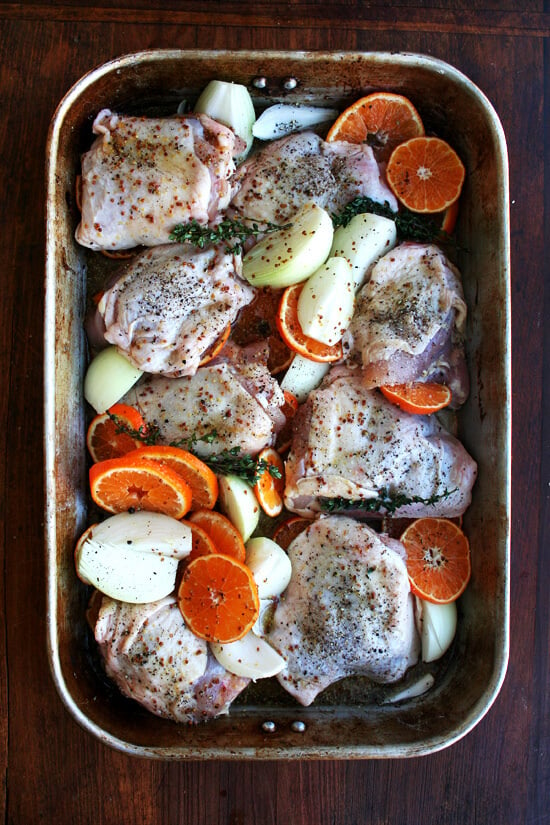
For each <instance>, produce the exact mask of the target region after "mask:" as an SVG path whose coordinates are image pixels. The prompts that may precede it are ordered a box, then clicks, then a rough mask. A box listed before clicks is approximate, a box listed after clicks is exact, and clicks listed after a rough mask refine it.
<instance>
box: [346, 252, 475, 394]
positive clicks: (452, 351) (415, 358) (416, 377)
mask: <svg viewBox="0 0 550 825" xmlns="http://www.w3.org/2000/svg"><path fill="white" fill-rule="evenodd" d="M466 312H467V310H466V303H465V301H464V295H463V292H462V284H461V280H460V273H459V272H458V270H457V269H456V267H454V266H453V265H452V264H451V263H450V261H449V260H448V259H447V258H446V256H445V255H444V253H443V252H442V251H441V250H440V249H439V248H438V247H436V246H432V245H423V244H416V243H405V244H401V245H400V246H398V247H397V248H395V249H393V250H392V251H391V252H388V253H387V254H386V255H384V257H383V258H381V259H380V260H379V261H378V263H377V264H375V266H374V267H373V269H372V271H371V275H370V278H369V280H368V281H367V283H366V284H365V286H364V287H363V288H362V290H361V292H360V293H359V295H358V296H357V302H356V306H355V313H354V316H353V319H352V321H351V324H350V326H349V327H348V330H347V331H346V333H345V334H344V337H343V340H342V346H343V348H344V353H345V354H346V355H347V356H348V358H349V359H350V360H352V361H357V362H359V363H360V364H361V365H362V370H363V379H364V382H365V386H366V387H379V386H382V385H384V384H401V383H407V382H410V381H424V380H440V381H443V382H444V383H447V384H448V385H449V386H450V389H451V392H452V394H453V406H455V407H456V406H460V404H461V403H463V402H464V401H465V400H466V397H467V395H468V390H469V384H468V372H467V369H466V359H465V355H464V347H463V336H464V328H465V324H466Z"/></svg>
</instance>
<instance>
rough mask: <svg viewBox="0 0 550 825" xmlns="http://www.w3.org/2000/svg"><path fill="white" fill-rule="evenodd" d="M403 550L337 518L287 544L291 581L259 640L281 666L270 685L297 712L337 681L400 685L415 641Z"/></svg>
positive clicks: (415, 654)
mask: <svg viewBox="0 0 550 825" xmlns="http://www.w3.org/2000/svg"><path fill="white" fill-rule="evenodd" d="M402 553H404V548H403V547H402V546H401V545H400V544H399V542H396V541H395V540H392V539H388V538H387V537H381V536H380V535H378V534H377V533H375V532H374V531H373V530H371V529H370V528H369V527H368V526H367V525H365V524H361V523H360V522H356V521H354V520H353V519H350V518H347V517H344V516H331V517H328V518H321V519H318V520H317V521H315V522H313V523H312V525H311V526H310V527H308V528H307V530H305V531H304V532H303V533H301V534H300V535H299V536H298V537H297V538H296V539H294V541H293V542H292V543H291V545H290V546H289V549H288V554H289V557H290V560H291V562H292V578H291V580H290V584H289V585H288V587H287V589H286V591H285V592H284V594H283V596H282V597H281V600H280V602H279V604H278V605H277V607H276V609H275V613H274V617H273V622H272V626H271V628H270V630H269V632H268V634H267V639H268V641H269V642H270V644H272V645H273V647H274V648H275V649H276V650H278V651H279V653H280V654H281V656H283V658H284V659H285V660H286V668H285V669H284V670H283V671H281V673H280V674H279V675H278V676H277V679H278V680H279V682H280V683H281V685H282V686H283V687H284V688H285V690H287V691H288V692H289V693H290V694H291V695H292V696H294V697H295V698H296V699H297V700H298V702H300V703H301V704H302V705H310V704H311V702H313V700H314V699H315V697H316V696H317V695H318V694H319V693H320V692H321V691H322V690H324V689H325V688H326V687H328V685H330V684H332V683H333V682H336V681H338V680H339V679H342V678H344V677H345V676H351V675H362V676H367V677H368V678H369V679H371V680H373V681H374V682H380V683H390V682H395V681H397V680H398V679H400V678H401V677H402V676H403V675H404V673H405V671H406V670H407V669H408V668H409V667H411V665H414V664H416V662H417V660H418V654H419V639H418V634H417V632H416V628H415V622H414V614H413V600H412V595H411V593H410V587H409V579H408V576H407V570H406V567H405V563H404V561H403V558H402Z"/></svg>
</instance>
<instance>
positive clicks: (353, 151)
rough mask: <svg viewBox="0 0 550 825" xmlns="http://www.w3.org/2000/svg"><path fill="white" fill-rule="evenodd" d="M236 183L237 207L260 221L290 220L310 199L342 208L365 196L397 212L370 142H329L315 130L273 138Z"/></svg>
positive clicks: (234, 202) (233, 206) (334, 209)
mask: <svg viewBox="0 0 550 825" xmlns="http://www.w3.org/2000/svg"><path fill="white" fill-rule="evenodd" d="M233 183H234V185H235V186H237V187H238V191H237V194H236V195H235V196H234V197H233V199H232V201H231V209H232V210H234V211H235V212H237V213H238V214H239V215H240V216H241V217H244V218H248V219H250V220H255V221H259V222H267V221H269V222H271V223H276V224H279V225H280V224H284V223H285V222H286V221H288V220H289V219H290V218H291V217H292V215H294V214H295V213H296V212H297V211H298V209H299V208H300V207H301V206H303V205H304V204H305V203H308V202H313V203H316V204H317V205H318V206H321V207H323V208H324V209H326V210H327V211H328V212H329V213H331V212H335V213H337V212H340V211H341V210H342V209H343V208H344V206H345V205H346V204H347V203H349V201H351V200H353V199H354V198H356V197H358V196H359V195H368V196H369V197H370V198H372V199H373V200H375V201H377V202H379V203H384V202H387V203H388V204H389V206H390V207H391V209H393V210H394V211H397V201H396V200H395V197H394V196H393V194H392V193H391V191H390V190H389V189H388V187H387V185H386V184H385V182H384V181H383V179H382V177H381V174H380V169H379V167H378V164H377V162H376V160H375V158H374V155H373V152H372V149H371V148H370V146H367V145H366V144H360V145H356V144H352V143H345V142H343V141H335V142H334V143H327V142H326V141H324V140H322V139H321V138H320V137H319V136H318V135H316V134H315V133H314V132H301V133H300V134H296V135H290V136H288V137H286V138H282V139H281V140H276V141H273V142H272V143H270V144H269V145H268V146H267V147H266V148H265V149H262V150H261V151H260V152H258V154H256V155H254V156H253V157H251V158H250V159H249V160H247V161H246V163H243V164H242V166H240V167H239V169H238V170H237V173H236V174H235V176H234V178H233Z"/></svg>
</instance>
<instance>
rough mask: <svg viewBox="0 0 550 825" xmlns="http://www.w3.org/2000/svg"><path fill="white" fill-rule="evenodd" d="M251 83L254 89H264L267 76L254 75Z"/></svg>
mask: <svg viewBox="0 0 550 825" xmlns="http://www.w3.org/2000/svg"><path fill="white" fill-rule="evenodd" d="M252 85H253V86H254V88H256V89H265V87H266V86H267V77H255V78H254V80H253V81H252Z"/></svg>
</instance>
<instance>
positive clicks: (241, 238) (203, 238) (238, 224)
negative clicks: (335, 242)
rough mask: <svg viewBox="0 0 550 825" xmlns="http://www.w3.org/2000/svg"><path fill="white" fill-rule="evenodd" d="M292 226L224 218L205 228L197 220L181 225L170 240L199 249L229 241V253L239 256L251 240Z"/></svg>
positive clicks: (178, 225) (176, 228)
mask: <svg viewBox="0 0 550 825" xmlns="http://www.w3.org/2000/svg"><path fill="white" fill-rule="evenodd" d="M289 226H290V224H289V223H288V224H285V225H284V226H279V225H278V224H275V223H270V222H269V221H267V222H266V223H263V224H262V225H261V226H259V224H257V223H253V222H252V223H244V222H243V221H239V220H233V219H231V218H224V219H223V220H222V221H220V223H218V224H217V225H216V226H203V225H202V224H200V223H198V221H196V220H192V221H190V222H189V223H179V224H177V226H175V227H174V228H173V230H172V232H171V233H170V240H171V241H177V242H178V243H190V244H192V245H193V246H197V247H198V248H199V249H204V247H205V246H209V245H210V244H217V243H220V242H221V241H227V244H228V246H227V248H226V251H227V252H234V253H235V254H239V253H241V252H242V251H243V245H244V244H245V243H246V241H247V240H248V239H249V238H255V237H257V236H258V235H263V234H265V233H266V232H276V231H278V230H279V229H288V227H289Z"/></svg>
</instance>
